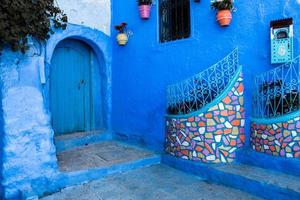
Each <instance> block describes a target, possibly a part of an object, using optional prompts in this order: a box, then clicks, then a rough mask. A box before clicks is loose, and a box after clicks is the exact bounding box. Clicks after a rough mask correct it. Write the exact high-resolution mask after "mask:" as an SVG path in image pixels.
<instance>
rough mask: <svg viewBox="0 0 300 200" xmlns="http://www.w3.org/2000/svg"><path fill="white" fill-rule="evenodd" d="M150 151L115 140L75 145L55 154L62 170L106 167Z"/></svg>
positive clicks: (139, 157) (151, 154) (148, 154)
mask: <svg viewBox="0 0 300 200" xmlns="http://www.w3.org/2000/svg"><path fill="white" fill-rule="evenodd" d="M153 155H154V154H153V153H152V152H149V151H146V150H144V149H139V148H136V147H132V146H129V145H127V144H123V143H120V142H116V141H106V142H101V143H99V144H91V145H88V146H83V147H77V148H74V149H71V150H67V151H63V152H60V153H59V154H58V155H57V158H58V163H59V168H60V170H61V171H63V172H72V171H79V170H85V169H93V168H100V167H107V166H111V165H114V164H120V163H126V162H130V161H133V160H139V159H142V158H146V157H150V156H153Z"/></svg>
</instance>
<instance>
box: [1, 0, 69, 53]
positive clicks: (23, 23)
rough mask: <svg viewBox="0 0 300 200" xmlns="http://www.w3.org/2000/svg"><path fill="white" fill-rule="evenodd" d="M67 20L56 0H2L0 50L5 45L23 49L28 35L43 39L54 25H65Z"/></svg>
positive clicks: (62, 27) (55, 26)
mask: <svg viewBox="0 0 300 200" xmlns="http://www.w3.org/2000/svg"><path fill="white" fill-rule="evenodd" d="M67 22H68V18H67V15H66V14H64V13H63V11H62V10H61V9H60V8H59V7H58V6H57V5H56V4H55V0H1V3H0V52H1V51H2V50H3V48H4V47H5V46H8V47H10V48H11V49H12V50H13V51H21V52H22V53H25V52H26V50H28V48H29V47H28V38H29V37H32V38H34V39H36V40H37V41H39V42H43V41H46V40H47V39H48V38H49V37H50V34H53V33H54V29H57V28H61V29H63V30H64V29H66V27H67Z"/></svg>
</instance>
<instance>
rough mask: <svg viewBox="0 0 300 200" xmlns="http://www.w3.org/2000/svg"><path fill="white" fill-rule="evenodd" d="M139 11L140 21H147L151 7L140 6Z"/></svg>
mask: <svg viewBox="0 0 300 200" xmlns="http://www.w3.org/2000/svg"><path fill="white" fill-rule="evenodd" d="M139 10H140V16H141V18H142V19H149V17H150V10H151V5H140V6H139Z"/></svg>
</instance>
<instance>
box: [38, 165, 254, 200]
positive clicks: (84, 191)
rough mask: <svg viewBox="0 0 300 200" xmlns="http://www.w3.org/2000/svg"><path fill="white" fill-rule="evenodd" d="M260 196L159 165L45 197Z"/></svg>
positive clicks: (224, 199) (217, 199)
mask: <svg viewBox="0 0 300 200" xmlns="http://www.w3.org/2000/svg"><path fill="white" fill-rule="evenodd" d="M185 199H188V200H250V199H251V200H258V199H260V198H258V197H254V196H251V195H250V194H247V193H244V192H241V191H239V190H235V189H232V188H228V187H224V186H220V185H214V184H209V183H206V182H204V181H203V180H201V179H200V178H198V177H195V176H192V175H188V174H186V173H183V172H181V171H178V170H175V169H173V168H170V167H167V166H165V165H156V166H152V167H147V168H143V169H138V170H134V171H130V172H127V173H124V174H118V175H114V176H109V177H107V178H105V179H102V180H98V181H93V182H90V183H87V184H84V185H80V186H75V187H71V188H66V189H64V190H62V191H61V192H59V193H56V194H53V195H51V196H47V197H44V198H42V200H185Z"/></svg>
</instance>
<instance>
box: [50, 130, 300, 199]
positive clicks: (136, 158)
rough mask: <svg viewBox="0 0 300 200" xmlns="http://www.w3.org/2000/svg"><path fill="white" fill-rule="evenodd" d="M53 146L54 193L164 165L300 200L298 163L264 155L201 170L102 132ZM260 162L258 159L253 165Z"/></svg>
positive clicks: (250, 154)
mask: <svg viewBox="0 0 300 200" xmlns="http://www.w3.org/2000/svg"><path fill="white" fill-rule="evenodd" d="M55 143H56V146H57V157H58V163H59V171H60V175H59V176H58V177H57V178H56V180H54V181H53V182H52V183H50V184H53V185H55V187H56V188H57V186H58V187H59V188H65V187H69V186H74V185H78V184H82V183H86V182H90V181H93V180H98V179H102V178H104V177H107V176H109V175H114V174H119V173H122V172H127V171H131V170H135V169H141V168H146V167H149V166H154V165H157V164H159V163H161V162H162V163H163V164H166V165H169V166H171V167H173V168H176V169H179V170H181V171H185V172H188V173H192V174H194V175H196V176H199V177H201V178H202V179H204V180H206V181H207V182H208V183H214V184H220V185H224V186H228V187H232V188H235V189H239V190H241V191H244V192H247V193H250V194H252V195H255V196H258V197H261V198H264V199H270V200H271V199H272V200H277V199H278V200H294V199H295V200H296V199H300V164H299V161H298V160H297V161H295V160H294V159H293V160H287V159H280V158H276V159H275V158H274V160H272V159H270V157H269V156H267V155H264V154H257V153H255V152H253V151H244V152H240V153H239V154H238V155H239V156H238V157H237V160H239V163H232V164H203V163H200V162H192V161H188V160H183V159H178V158H176V157H174V156H170V155H167V154H164V155H162V156H160V155H157V154H155V153H153V152H151V151H148V150H145V149H142V148H139V147H136V146H132V145H129V144H126V143H123V142H120V141H116V140H113V139H112V137H111V135H110V134H109V133H106V132H104V131H103V132H91V133H76V134H72V135H64V136H59V137H56V138H55ZM258 156H259V159H255V158H257V157H258ZM264 157H266V158H264ZM264 160H265V161H266V162H263V161H264ZM267 162H268V163H267ZM50 188H51V186H50ZM53 192H55V191H53Z"/></svg>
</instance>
